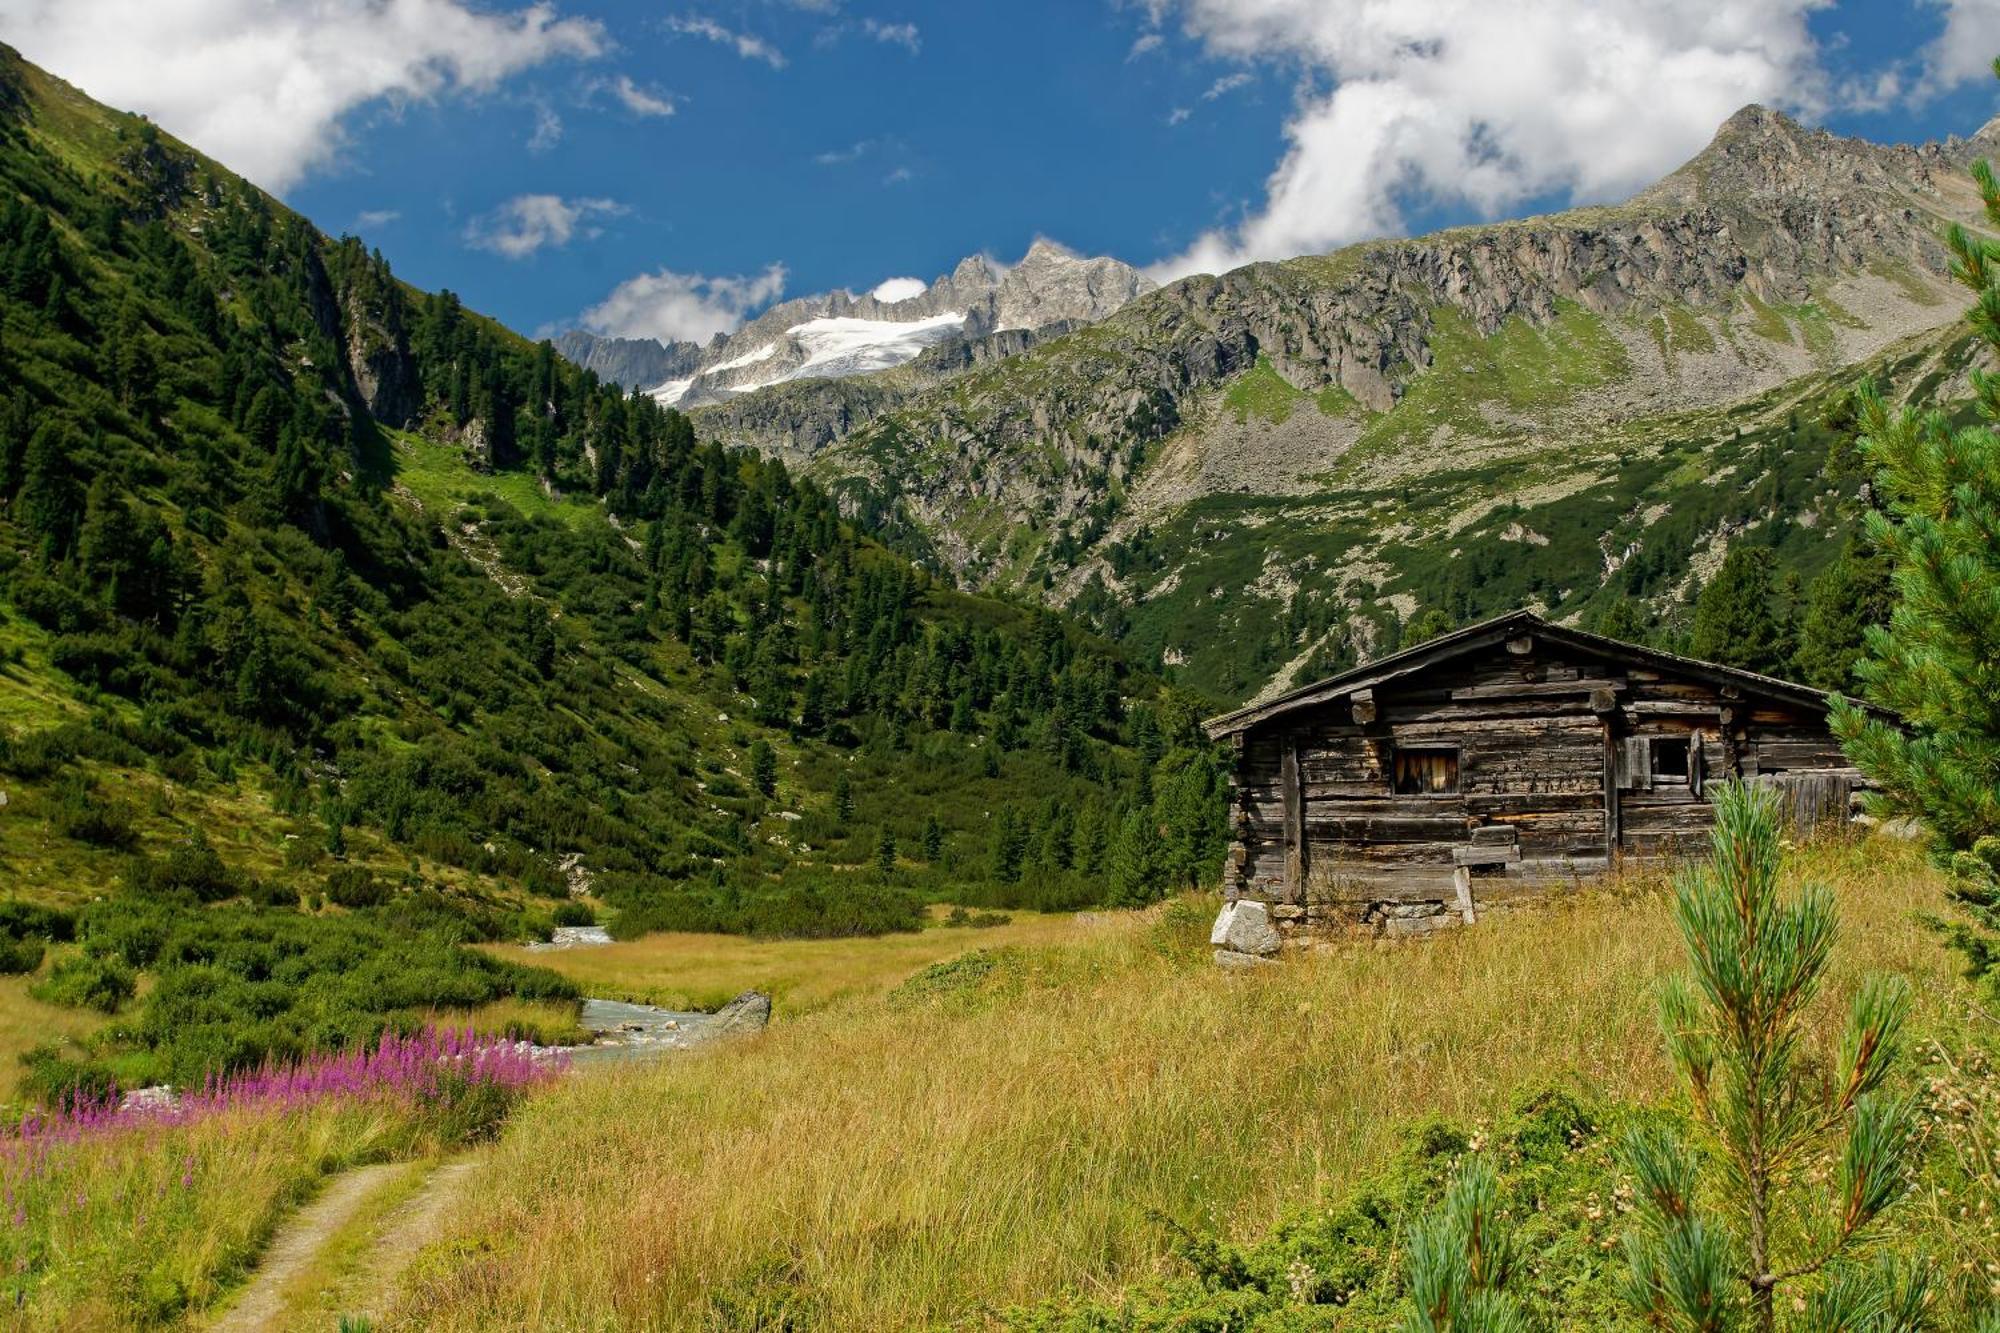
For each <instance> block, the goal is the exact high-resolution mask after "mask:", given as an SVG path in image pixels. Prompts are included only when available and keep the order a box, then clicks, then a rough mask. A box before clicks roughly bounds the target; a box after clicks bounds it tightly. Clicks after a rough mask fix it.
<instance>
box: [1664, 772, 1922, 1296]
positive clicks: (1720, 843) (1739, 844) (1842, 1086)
mask: <svg viewBox="0 0 2000 1333" xmlns="http://www.w3.org/2000/svg"><path fill="white" fill-rule="evenodd" d="M1712 790H1713V792H1714V799H1715V833H1714V839H1713V851H1712V852H1711V854H1710V857H1709V860H1708V861H1707V863H1706V864H1704V865H1699V866H1693V867H1690V868H1689V869H1687V870H1686V871H1684V872H1683V873H1682V874H1681V876H1680V877H1679V879H1678V880H1677V881H1676V883H1675V888H1674V917H1675V920H1676V922H1677V924H1678V925H1679V927H1680V932H1681V937H1682V939H1683V940H1684V941H1685V943H1686V945H1687V953H1688V964H1689V972H1690V974H1689V975H1688V976H1685V977H1678V978H1674V979H1673V980H1672V981H1670V982H1669V983H1668V986H1667V988H1666V990H1665V991H1664V992H1663V994H1662V996H1661V1000H1660V1021H1661V1027H1662V1028H1663V1029H1664V1031H1665V1034H1666V1039H1667V1050H1668V1053H1669V1055H1670V1056H1671V1057H1672V1059H1673V1062H1674V1064H1675V1065H1676V1066H1677V1067H1678V1069H1679V1070H1680V1073H1681V1076H1682V1079H1683V1080H1684V1081H1685V1083H1686V1085H1687V1089H1688V1093H1689V1096H1690V1098H1691V1099H1692V1101H1693V1103H1694V1114H1695V1121H1696V1126H1697V1130H1698V1133H1699V1135H1700V1137H1701V1138H1702V1139H1703V1141H1704V1142H1703V1145H1702V1146H1703V1148H1705V1150H1706V1151H1702V1152H1698V1151H1697V1150H1696V1147H1695V1146H1694V1145H1692V1144H1689V1143H1687V1142H1686V1141H1684V1140H1683V1139H1682V1138H1681V1136H1680V1135H1679V1134H1677V1133H1675V1132H1673V1131H1671V1130H1668V1129H1663V1128H1657V1127H1654V1128H1646V1129H1640V1130H1636V1131H1634V1132H1633V1133H1632V1134H1631V1135H1629V1136H1628V1137H1627V1139H1626V1142H1625V1145H1624V1157H1625V1161H1626V1164H1627V1165H1628V1166H1629V1167H1630V1168H1631V1170H1632V1172H1633V1174H1634V1175H1635V1176H1636V1177H1637V1178H1638V1196H1639V1197H1638V1204H1639V1216H1640V1221H1641V1229H1640V1230H1639V1231H1638V1232H1636V1233H1633V1234H1631V1235H1629V1236H1628V1237H1627V1238H1626V1254H1627V1257H1628V1259H1629V1260H1630V1262H1631V1273H1630V1277H1629V1279H1628V1281H1627V1284H1626V1297H1627V1299H1628V1300H1629V1301H1630V1302H1631V1303H1632V1305H1633V1306H1634V1308H1635V1309H1636V1310H1637V1311H1638V1312H1639V1314H1640V1315H1641V1316H1642V1317H1643V1318H1644V1319H1645V1320H1646V1321H1647V1322H1648V1323H1650V1324H1652V1325H1654V1326H1655V1327H1660V1328H1687V1329H1702V1330H1707V1329H1713V1330H1724V1329H1729V1328H1732V1327H1735V1326H1736V1325H1737V1324H1738V1323H1739V1321H1740V1320H1741V1319H1742V1318H1743V1317H1745V1316H1747V1318H1748V1320H1749V1323H1750V1325H1751V1327H1752V1328H1754V1329H1756V1330H1758V1333H1771V1330H1773V1329H1774V1328H1775V1327H1776V1326H1777V1311H1778V1309H1779V1304H1780V1303H1779V1300H1778V1295H1779V1292H1780V1291H1781V1289H1785V1288H1789V1287H1791V1286H1793V1285H1795V1284H1797V1283H1800V1282H1804V1281H1807V1280H1810V1279H1813V1278H1814V1277H1816V1276H1817V1275H1820V1274H1822V1273H1824V1274H1826V1275H1827V1281H1826V1282H1825V1283H1824V1284H1823V1285H1822V1287H1821V1289H1820V1291H1819V1292H1818V1294H1817V1296H1816V1298H1815V1301H1814V1303H1813V1304H1811V1305H1809V1306H1808V1307H1807V1315H1806V1317H1805V1319H1804V1320H1803V1322H1802V1325H1801V1326H1802V1327H1804V1328H1811V1329H1821V1328H1858V1327H1875V1325H1872V1324H1866V1323H1865V1322H1864V1321H1863V1320H1862V1319H1861V1318H1860V1317H1858V1315H1857V1312H1859V1311H1865V1310H1868V1309H1876V1308H1879V1307H1880V1304H1881V1302H1882V1301H1885V1300H1887V1299H1888V1298H1889V1295H1890V1292H1889V1290H1888V1289H1889V1287H1891V1286H1892V1285H1893V1284H1892V1283H1890V1282H1889V1280H1888V1275H1887V1274H1886V1273H1882V1272H1877V1273H1874V1274H1869V1273H1866V1272H1863V1271H1861V1270H1859V1269H1857V1268H1856V1267H1854V1266H1853V1263H1852V1252H1853V1251H1854V1250H1855V1249H1857V1248H1858V1247H1859V1246H1860V1245H1862V1244H1863V1243H1864V1242H1865V1241H1866V1239H1867V1237H1868V1234H1869V1228H1870V1226H1871V1224H1873V1223H1874V1221H1875V1220H1876V1219H1877V1218H1878V1217H1879V1216H1880V1215H1881V1213H1882V1212H1883V1210H1884V1209H1886V1208H1888V1207H1889V1206H1891V1205H1892V1204H1894V1203H1895V1202H1896V1201H1897V1200H1898V1199H1899V1198H1901V1197H1902V1194H1903V1192H1904V1190H1905V1188H1906V1187H1907V1181H1906V1177H1905V1174H1904V1166H1905V1159H1906V1157H1907V1156H1908V1153H1909V1150H1910V1147H1911V1145H1912V1143H1913V1141H1914V1139H1915V1135H1916V1130H1917V1114H1916V1107H1915V1105H1914V1104H1913V1103H1912V1102H1911V1101H1910V1100H1909V1099H1907V1098H1904V1097H1899V1096H1895V1095H1892V1094H1890V1093H1888V1092H1886V1091H1885V1090H1884V1089H1883V1083H1884V1080H1885V1078H1886V1076H1887V1074H1888V1072H1889V1070H1890V1069H1891V1068H1892V1067H1893V1066H1894V1065H1895V1063H1896V1060H1897V1058H1898V1056H1899V1055H1900V1053H1901V1052H1900V1046H1901V1041H1900V1038H1901V1033H1902V1027H1903V1018H1904V1014H1905V1013H1906V1011H1907V1010H1908V1007H1909V988H1908V987H1907V986H1906V985H1905V984H1904V982H1903V981H1902V979H1901V978H1898V977H1871V978H1869V979H1867V980H1866V981H1864V982H1863V983H1862V985H1861V987H1860V989H1859V990H1858V991H1857V992H1856V993H1855V996H1854V999H1853V1001H1852V1003H1851V1005H1850V1008H1849V1014H1848V1021H1847V1030H1846V1034H1845V1036H1844V1038H1843V1039H1842V1041H1841V1045H1840V1050H1839V1053H1838V1056H1837V1060H1836V1063H1835V1064H1834V1067H1833V1068H1832V1070H1831V1074H1832V1077H1831V1078H1830V1079H1829V1078H1828V1077H1827V1076H1826V1075H1827V1071H1826V1070H1823V1069H1821V1068H1819V1067H1818V1065H1817V1061H1816V1060H1815V1053H1814V1052H1812V1051H1811V1050H1810V1049H1809V1047H1808V1043H1807V1038H1806V1031H1805V1022H1806V1020H1805V1013H1806V1010H1807V1008H1808V1007H1809V1006H1810V1004H1811V1003H1812V1001H1813V998H1814V996H1815V995H1816V994H1817V993H1818V991H1819V989H1820V986H1821V983H1822V982H1823V980H1824V978H1825V973H1826V967H1827V963H1828V961H1829V959H1830V957H1831V955H1832V951H1833V943H1834V935H1835V929H1836V924H1837V923H1836V913H1835V910H1834V903H1833V894H1832V893H1831V891H1829V890H1828V889H1827V888H1825V887H1824V886H1822V885H1817V884H1814V885H1808V886H1806V887H1805V888H1804V889H1803V890H1802V891H1800V892H1799V893H1798V894H1796V895H1793V896H1791V897H1785V896H1781V895H1780V893H1779V888H1778V880H1779V862H1780V859H1781V852H1780V848H1779V832H1780V827H1779V820H1778V802H1777V797H1776V795H1775V794H1774V793H1773V792H1772V791H1771V790H1770V789H1768V788H1750V787H1745V786H1744V785H1743V784H1741V783H1738V782H1731V783H1726V784H1723V785H1722V786H1719V787H1716V788H1713V789H1712ZM1828 1163H1830V1169H1829V1167H1828V1165H1827V1164H1828ZM1710 1169H1712V1170H1714V1171H1715V1172H1717V1173H1718V1174H1719V1175H1720V1177H1721V1180H1720V1188H1719V1189H1718V1190H1710V1189H1707V1188H1704V1187H1702V1186H1701V1184H1700V1181H1699V1177H1700V1176H1701V1174H1702V1173H1703V1171H1704V1170H1710ZM1829 1175H1830V1176H1831V1180H1830V1182H1829V1183H1830V1184H1831V1190H1828V1189H1827V1188H1826V1187H1825V1185H1824V1184H1823V1183H1822V1182H1823V1181H1825V1180H1826V1178H1827V1177H1828V1176H1829ZM1829 1303H1831V1304H1829ZM1786 1304H1787V1305H1789V1304H1790V1301H1789V1300H1788V1301H1787V1302H1786ZM1829 1314H1842V1315H1843V1316H1844V1317H1842V1318H1839V1319H1831V1320H1829V1319H1828V1318H1827V1316H1828V1315H1829Z"/></svg>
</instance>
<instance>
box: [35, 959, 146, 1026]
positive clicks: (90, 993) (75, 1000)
mask: <svg viewBox="0 0 2000 1333" xmlns="http://www.w3.org/2000/svg"><path fill="white" fill-rule="evenodd" d="M138 989H139V983H138V978H137V977H136V976H135V975H134V974H133V971H132V969H131V968H129V967H127V966H125V964H124V963H123V962H121V961H120V960H119V959H117V958H111V957H106V956H103V955H100V954H90V953H80V954H72V955H71V956H69V957H68V958H65V959H63V960H62V961H60V962H58V963H57V964H56V965H55V966H54V967H52V968H50V969H49V974H48V975H47V976H46V977H43V978H42V979H41V980H40V981H38V982H36V983H35V984H34V985H33V986H32V987H30V988H29V994H31V995H33V996H34V997H35V998H36V999H38V1000H41V1001H43V1002H44V1003H47V1004H63V1005H68V1006H69V1007H70V1008H72V1009H95V1010H97V1011H99V1012H100V1013H106V1014H115V1013H117V1012H118V1009H119V1006H121V1005H123V1004H124V1003H125V1001H127V1000H129V999H131V998H132V996H133V995H134V994H136V993H137V992H138Z"/></svg>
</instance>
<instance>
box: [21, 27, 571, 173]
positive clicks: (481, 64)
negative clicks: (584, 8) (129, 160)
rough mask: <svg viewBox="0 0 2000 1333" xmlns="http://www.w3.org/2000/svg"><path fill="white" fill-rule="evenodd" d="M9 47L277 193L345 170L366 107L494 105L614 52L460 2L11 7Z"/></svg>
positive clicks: (558, 30) (555, 29)
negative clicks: (552, 70) (348, 146)
mask: <svg viewBox="0 0 2000 1333" xmlns="http://www.w3.org/2000/svg"><path fill="white" fill-rule="evenodd" d="M0 39H4V40H6V41H8V42H10V43H12V44H13V45H14V46H16V47H18V48H19V49H20V50H21V52H22V53H23V54H24V55H26V56H27V57H28V58H29V59H30V60H33V61H35V62H36V63H37V64H39V65H42V66H44V67H45V68H47V69H49V70H52V71H53V72H54V73H56V74H57V75H60V76H61V77H62V78H64V79H67V80H69V81H70V82H71V83H74V84H76V85H77V86H78V87H80V88H82V89H83V90H84V91H85V92H87V93H89V94H90V95H91V96H92V97H95V98H97V99H98V100H100V101H103V102H108V103H110V104H111V105H113V106H117V107H122V108H127V109H130V110H134V111H143V112H145V113H146V114H147V115H148V116H150V117H152V118H153V119H154V120H156V121H158V122H159V123H160V125H161V126H163V127H164V128H165V129H167V130H168V131H170V132H171V133H173V134H175V135H178V136H179V137H180V138H183V139H185V140H187V141H188V142H189V143H191V144H193V145H194V146H195V147H197V148H199V149H201V150H202V151H203V152H205V153H208V154H210V155H211V156H213V157H216V158H219V159H220V160H221V161H222V162H223V163H225V164H226V165H228V166H229V167H231V168H232V169H234V170H236V171H238V172H241V173H242V174H243V175H245V176H247V177H249V178H250V179H252V180H254V181H256V182H257V183H258V184H260V185H263V186H265V187H267V188H269V189H274V190H283V189H286V188H288V187H290V186H292V185H294V184H296V183H297V182H298V181H299V180H301V179H302V178H303V177H305V176H306V175H307V174H308V173H310V172H312V171H314V170H316V169H319V168H322V167H325V166H326V165H327V164H328V163H330V162H332V161H333V160H334V159H335V158H336V157H337V156H338V154H339V153H340V150H341V148H342V147H343V145H344V143H345V140H344V138H343V133H342V125H343V120H344V118H345V117H346V116H347V115H348V113H350V112H352V111H353V110H355V109H356V108H357V107H361V106H364V105H366V104H369V103H371V102H376V101H380V100H383V99H389V100H391V101H396V100H402V101H422V100H427V99H430V98H435V97H438V96H442V95H445V94H448V93H454V92H465V93H479V92H485V91H488V90H490V89H492V88H494V87H496V86H498V85H499V84H500V83H501V82H503V81H504V80H506V79H508V78H509V77H511V76H513V75H515V74H517V73H519V72H520V71H522V70H525V69H528V68H530V67H532V66H535V65H539V64H542V63H544V62H546V61H550V60H555V59H559V58H564V57H569V58H578V59H587V58H590V57H594V56H597V55H599V54H601V53H602V52H603V51H604V50H605V48H606V46H607V40H606V38H605V35H604V32H603V29H602V28H601V27H600V26H599V25H598V24H596V23H595V22H592V21H590V20H587V19H579V18H559V17H557V15H556V11H555V9H554V7H553V6H552V5H549V4H532V5H529V6H527V7H526V8H522V9H517V10H513V11H510V12H491V11H489V10H487V9H486V8H485V7H484V6H479V7H475V6H473V5H470V4H466V3H461V0H285V3H273V0H201V3H191V2H189V0H0Z"/></svg>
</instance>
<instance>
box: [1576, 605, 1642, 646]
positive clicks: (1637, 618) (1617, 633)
mask: <svg viewBox="0 0 2000 1333" xmlns="http://www.w3.org/2000/svg"><path fill="white" fill-rule="evenodd" d="M1590 629H1591V632H1592V633H1594V634H1602V635H1603V636H1604V637H1605V638H1607V639H1618V640H1621V641H1623V642H1625V643H1645V642H1647V636H1648V635H1650V634H1651V633H1652V630H1653V625H1652V620H1651V618H1650V617H1649V616H1647V614H1646V612H1645V610H1644V608H1643V604H1642V603H1641V602H1640V601H1639V600H1638V599H1637V598H1635V597H1619V598H1618V599H1617V600H1616V601H1614V602H1612V603H1611V605H1609V606H1607V607H1605V608H1604V610H1603V611H1601V612H1599V613H1598V615H1597V616H1596V618H1595V619H1594V620H1592V621H1591V625H1590Z"/></svg>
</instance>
